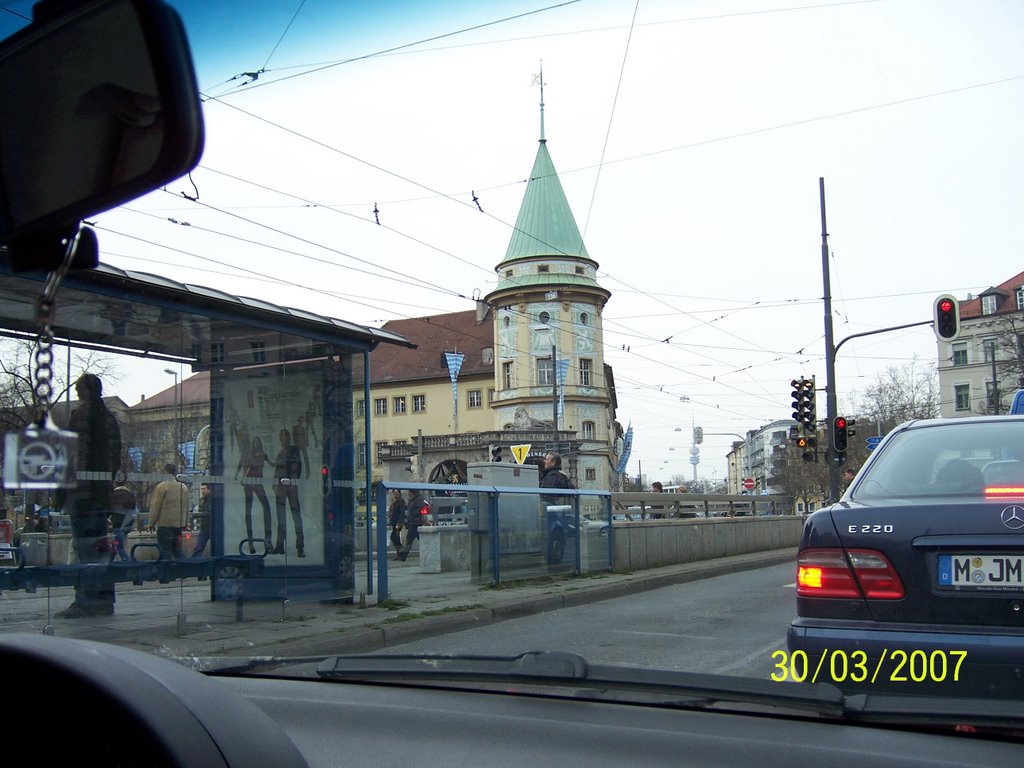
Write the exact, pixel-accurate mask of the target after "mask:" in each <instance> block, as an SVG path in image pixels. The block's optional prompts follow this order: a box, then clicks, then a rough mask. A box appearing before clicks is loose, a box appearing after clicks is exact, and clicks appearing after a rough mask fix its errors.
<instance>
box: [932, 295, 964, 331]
mask: <svg viewBox="0 0 1024 768" xmlns="http://www.w3.org/2000/svg"><path fill="white" fill-rule="evenodd" d="M933 327H934V329H935V336H936V337H937V338H938V339H939V341H953V340H955V339H956V338H957V337H958V336H959V335H960V302H959V301H957V299H956V297H955V296H950V295H949V294H948V293H944V294H942V295H941V296H939V298H937V299H936V300H935V306H934V323H933Z"/></svg>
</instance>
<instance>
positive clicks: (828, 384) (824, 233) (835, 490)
mask: <svg viewBox="0 0 1024 768" xmlns="http://www.w3.org/2000/svg"><path fill="white" fill-rule="evenodd" d="M818 195H819V198H820V199H821V280H822V284H823V290H824V294H825V295H824V300H825V429H826V444H827V446H828V448H827V449H826V451H825V455H826V456H827V457H828V500H829V502H830V503H831V502H834V501H835V500H836V499H838V498H839V466H840V465H839V464H838V463H837V462H836V459H837V458H838V456H837V455H836V453H835V451H833V450H832V445H833V442H834V441H833V435H832V431H833V429H834V428H835V427H834V422H835V418H836V409H837V405H836V346H835V338H834V335H833V330H832V285H831V278H830V276H829V268H828V227H827V226H826V223H825V179H824V178H823V177H819V178H818Z"/></svg>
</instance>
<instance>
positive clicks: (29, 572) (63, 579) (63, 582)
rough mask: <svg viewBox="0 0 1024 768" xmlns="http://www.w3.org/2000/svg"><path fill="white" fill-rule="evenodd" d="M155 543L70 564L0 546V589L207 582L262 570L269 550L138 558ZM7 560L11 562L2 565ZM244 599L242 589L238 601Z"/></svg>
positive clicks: (31, 589)
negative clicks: (30, 561) (32, 561)
mask: <svg viewBox="0 0 1024 768" xmlns="http://www.w3.org/2000/svg"><path fill="white" fill-rule="evenodd" d="M155 546H156V545H155V544H142V543H140V544H135V545H134V546H133V547H132V551H131V556H130V557H129V559H128V560H118V559H114V560H111V561H109V562H101V563H70V564H63V563H61V564H55V565H27V564H26V559H25V552H24V549H23V548H22V547H0V591H4V590H7V591H11V590H19V589H20V590H25V591H26V592H35V591H36V590H38V589H39V588H40V587H43V588H46V587H82V586H85V587H98V586H100V585H102V584H109V583H111V582H115V583H117V582H121V583H124V582H130V583H132V584H135V585H136V586H141V585H142V584H144V583H146V582H159V583H160V584H169V583H171V582H173V581H178V580H181V579H198V580H200V581H205V580H208V579H211V578H218V577H221V576H222V575H223V574H224V573H230V574H231V576H232V578H238V577H241V578H242V579H245V578H249V577H252V576H256V575H258V574H259V573H260V572H262V570H263V565H264V557H265V555H266V553H265V552H264V553H260V554H252V555H243V554H238V555H212V556H207V557H184V558H163V557H161V556H160V554H159V553H158V556H157V558H156V559H152V560H149V559H139V558H138V557H136V555H138V554H140V553H141V551H142V550H144V549H146V548H150V547H155ZM5 561H9V562H10V563H11V564H10V565H7V566H3V563H4V562H5ZM241 599H242V592H241V590H240V591H239V596H238V600H241Z"/></svg>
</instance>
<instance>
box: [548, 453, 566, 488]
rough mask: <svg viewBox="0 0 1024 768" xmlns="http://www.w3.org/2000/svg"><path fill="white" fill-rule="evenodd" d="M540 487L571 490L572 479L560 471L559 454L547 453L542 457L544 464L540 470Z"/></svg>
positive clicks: (560, 461) (560, 458) (560, 460)
mask: <svg viewBox="0 0 1024 768" xmlns="http://www.w3.org/2000/svg"><path fill="white" fill-rule="evenodd" d="M540 487H541V488H565V489H568V490H572V488H573V485H572V481H571V480H569V478H568V477H567V476H566V474H565V473H564V472H563V471H562V457H561V455H560V454H557V453H549V454H547V455H546V456H545V457H544V466H543V468H542V469H541V471H540Z"/></svg>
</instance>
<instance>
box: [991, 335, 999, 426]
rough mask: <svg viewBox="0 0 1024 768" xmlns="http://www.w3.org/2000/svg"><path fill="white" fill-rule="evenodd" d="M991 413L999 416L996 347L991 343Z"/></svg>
mask: <svg viewBox="0 0 1024 768" xmlns="http://www.w3.org/2000/svg"><path fill="white" fill-rule="evenodd" d="M992 413H994V414H995V415H996V416H998V415H999V375H998V373H997V372H996V345H995V342H993V343H992Z"/></svg>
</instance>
